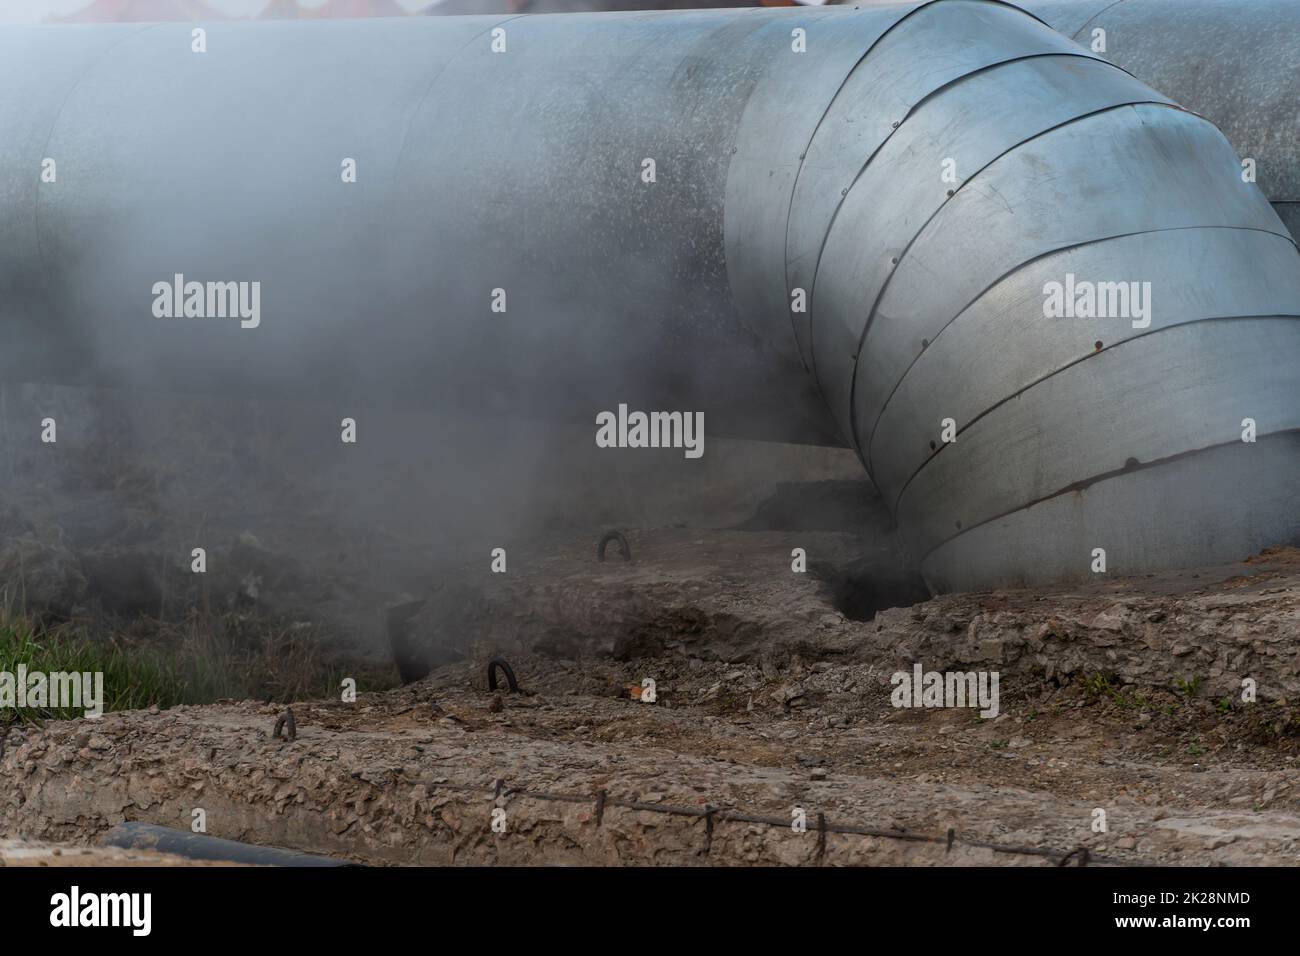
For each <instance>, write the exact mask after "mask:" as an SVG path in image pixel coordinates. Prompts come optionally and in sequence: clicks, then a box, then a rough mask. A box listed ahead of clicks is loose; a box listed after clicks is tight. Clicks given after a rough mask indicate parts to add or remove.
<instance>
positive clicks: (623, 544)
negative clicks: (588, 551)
mask: <svg viewBox="0 0 1300 956" xmlns="http://www.w3.org/2000/svg"><path fill="white" fill-rule="evenodd" d="M611 541H617V542H618V550H619V553H620V554H622V555H623V560H624V561H631V560H632V546H631V545H629V544H628V543H627V538H625V537H623V532H621V531H606V532H605V533H604V534H603V535H601V537H600V544H598V545H596V560H597V561H604V560H605V546H606V545H608V544H609V543H610V542H611Z"/></svg>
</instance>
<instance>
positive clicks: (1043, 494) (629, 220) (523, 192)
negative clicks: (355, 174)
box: [0, 0, 1300, 590]
mask: <svg viewBox="0 0 1300 956" xmlns="http://www.w3.org/2000/svg"><path fill="white" fill-rule="evenodd" d="M498 28H502V29H504V30H505V36H506V37H507V39H508V52H507V53H505V54H504V55H503V54H500V53H496V52H494V51H493V50H492V48H491V38H492V31H493V30H495V29H498ZM796 30H804V31H806V36H805V39H806V44H807V49H806V52H796V51H795V50H796V47H797V38H796V37H795V36H794V35H793V33H794V31H796ZM189 38H190V35H189V25H185V26H183V27H182V26H179V25H176V26H173V25H157V26H154V27H150V28H147V29H144V30H140V29H138V28H113V27H93V28H85V29H75V28H67V27H59V28H47V29H39V28H24V29H15V30H6V31H0V90H4V91H5V93H4V94H3V95H0V126H3V127H4V128H6V129H8V130H10V135H8V136H7V137H6V138H5V139H4V140H3V141H0V169H3V170H4V171H5V173H6V175H5V177H4V180H3V183H4V185H2V186H0V309H3V310H4V314H3V321H2V322H0V336H3V341H0V375H4V376H6V377H15V378H24V377H25V378H28V379H31V378H37V379H44V380H63V381H76V382H100V383H110V384H123V383H142V384H147V385H148V386H150V387H154V388H164V389H166V388H200V389H208V390H213V391H239V392H272V391H280V392H284V391H288V392H292V393H308V394H315V395H326V396H338V395H349V396H350V395H362V396H364V397H367V398H388V397H392V396H393V395H395V394H402V395H404V396H407V397H410V396H412V395H414V396H417V397H419V398H420V399H421V400H424V401H429V402H431V403H436V404H439V405H444V406H449V407H454V408H457V409H460V410H462V411H468V412H481V413H495V414H499V413H504V414H512V415H519V414H526V415H529V416H536V417H543V418H552V419H569V420H574V421H582V422H591V421H592V416H593V415H594V413H595V412H597V411H600V410H607V409H612V408H615V407H617V405H618V404H620V403H624V402H626V403H628V404H629V405H631V406H632V407H639V408H644V409H692V410H704V411H706V412H707V413H708V416H709V417H708V421H709V424H710V430H711V431H713V432H715V433H719V434H747V435H755V436H757V437H765V438H771V439H777V440H790V439H791V438H802V439H804V440H825V435H826V434H827V433H828V432H829V431H833V430H835V429H838V431H839V433H840V436H841V440H842V441H843V442H844V443H845V444H846V445H849V446H851V447H853V448H855V449H856V450H857V451H858V453H859V455H860V456H861V457H862V459H863V461H864V462H865V463H867V464H868V467H869V470H870V471H871V473H872V477H873V478H874V479H875V481H876V482H877V484H878V486H879V487H880V489H881V491H882V493H883V494H884V496H885V498H886V500H887V501H888V502H889V503H890V504H891V506H892V507H893V508H894V509H895V511H896V514H897V516H898V519H899V527H900V532H901V534H902V537H903V540H904V542H905V543H906V545H907V548H908V551H909V552H910V553H911V554H912V555H913V556H914V557H915V558H917V559H918V560H919V561H920V563H921V567H922V570H923V572H924V573H925V575H926V578H927V580H928V581H929V582H930V584H931V586H932V587H933V588H935V589H936V590H944V589H949V588H964V587H972V586H982V585H989V584H999V583H1004V582H1007V581H1013V580H1042V579H1048V578H1059V577H1069V576H1077V575H1080V574H1086V573H1087V572H1088V568H1089V563H1090V560H1091V553H1092V550H1093V549H1094V548H1105V549H1107V553H1108V556H1109V569H1110V570H1111V571H1113V572H1132V571H1140V570H1149V569H1152V568H1157V567H1164V566H1173V565H1179V564H1183V565H1185V564H1195V563H1201V562H1203V561H1212V560H1222V559H1231V558H1239V557H1243V556H1245V555H1246V554H1248V553H1250V552H1252V551H1254V550H1256V549H1257V548H1259V547H1260V546H1262V545H1266V544H1273V543H1280V542H1282V541H1286V540H1290V539H1293V538H1295V537H1296V536H1297V534H1300V528H1297V520H1300V519H1297V516H1298V515H1300V501H1297V494H1298V491H1297V487H1296V484H1297V483H1296V480H1295V475H1296V474H1297V472H1298V471H1300V469H1297V465H1298V464H1300V444H1298V442H1297V436H1298V435H1300V402H1298V401H1297V400H1296V399H1297V395H1300V382H1298V381H1297V367H1296V362H1295V360H1294V356H1295V355H1296V354H1297V351H1296V350H1297V348H1298V347H1300V339H1297V336H1298V335H1300V323H1298V322H1296V321H1294V320H1295V318H1296V315H1297V313H1300V294H1298V292H1300V254H1298V253H1297V251H1296V248H1295V246H1294V244H1293V242H1292V241H1291V239H1290V237H1289V236H1288V235H1287V233H1286V231H1285V229H1284V228H1283V227H1282V225H1281V224H1280V222H1279V221H1278V219H1277V217H1276V215H1275V214H1274V213H1273V211H1272V209H1271V208H1270V207H1269V205H1268V203H1267V201H1266V200H1265V199H1264V198H1263V196H1262V195H1261V194H1260V192H1259V190H1258V189H1257V188H1255V187H1254V186H1253V185H1250V184H1244V183H1242V182H1241V179H1240V176H1239V175H1238V172H1239V167H1238V166H1237V159H1236V157H1235V156H1234V155H1233V153H1232V150H1231V148H1230V147H1229V146H1228V144H1227V142H1226V141H1225V140H1224V138H1223V137H1222V135H1220V134H1219V133H1218V131H1217V130H1215V129H1214V127H1212V126H1211V125H1210V124H1208V123H1207V122H1205V121H1204V120H1202V119H1200V118H1199V117H1197V116H1195V115H1193V114H1191V113H1188V112H1185V111H1183V110H1181V109H1179V108H1178V107H1177V106H1176V105H1174V104H1173V103H1172V102H1171V101H1170V100H1168V99H1167V98H1165V97H1164V96H1162V95H1161V94H1159V93H1156V92H1155V91H1153V90H1151V89H1149V88H1148V87H1146V86H1144V85H1143V84H1142V83H1140V82H1138V81H1137V80H1135V79H1133V78H1132V77H1131V76H1129V75H1128V74H1126V73H1125V72H1123V71H1122V70H1120V69H1119V68H1117V67H1115V66H1112V65H1110V64H1108V63H1106V62H1104V61H1103V60H1101V59H1099V58H1098V57H1096V56H1095V55H1093V54H1091V53H1089V52H1088V51H1086V50H1084V49H1082V48H1080V47H1078V46H1077V45H1075V44H1074V43H1072V42H1070V41H1069V40H1068V39H1066V38H1064V37H1062V36H1061V35H1059V34H1057V33H1055V32H1054V31H1052V30H1051V29H1049V28H1048V27H1047V26H1045V25H1044V24H1043V23H1041V22H1040V21H1038V20H1036V19H1035V18H1034V17H1033V16H1031V15H1029V14H1027V13H1025V12H1024V11H1022V10H1019V9H1017V8H1016V7H1014V6H1011V5H1010V4H1007V3H1002V2H999V0H932V2H930V3H924V4H917V5H912V6H885V7H865V8H863V9H860V10H859V9H850V8H844V7H839V8H823V9H817V10H810V9H756V10H745V11H698V12H688V13H679V12H673V13H632V14H608V15H579V14H573V15H564V16H536V17H527V16H525V17H519V18H513V19H512V18H490V17H467V18H455V17H450V18H429V19H427V20H418V19H417V20H405V21H399V22H394V21H359V22H352V23H348V22H341V21H329V22H321V23H291V22H277V23H257V24H239V23H231V24H214V25H211V26H209V27H208V44H209V52H208V53H206V54H203V55H201V56H200V55H196V54H193V53H191V52H190V49H189ZM43 156H51V157H55V158H57V159H58V162H59V181H58V184H57V187H54V188H51V187H52V186H53V184H40V183H38V182H36V175H37V172H38V171H39V168H40V162H41V158H42V157H43ZM342 157H355V158H356V159H357V162H358V169H359V171H360V172H359V178H358V182H357V183H355V184H351V185H346V186H343V185H340V182H339V172H338V170H339V166H338V164H339V160H340V158H342ZM645 158H653V159H654V160H655V163H656V168H657V178H656V180H655V181H654V182H653V183H647V182H645V181H644V180H643V179H642V178H641V176H640V173H641V172H642V170H643V161H644V159H645ZM948 161H951V162H948ZM945 171H952V172H954V176H952V177H948V178H945V176H944V173H945ZM10 173H12V174H13V175H9V174H10ZM949 179H951V181H949ZM174 273H184V274H185V276H186V278H193V279H197V280H200V281H204V280H223V281H225V280H241V279H256V280H259V281H261V282H262V284H263V290H262V311H263V314H264V316H265V318H264V321H263V322H262V324H261V325H260V326H259V327H258V328H257V329H255V330H241V329H240V328H239V325H238V323H233V324H232V323H228V322H221V321H215V320H209V319H204V320H201V321H175V320H173V321H163V320H159V319H156V318H153V317H152V315H151V314H150V311H149V306H150V302H151V298H150V295H149V294H148V290H149V289H150V288H151V285H152V284H153V283H154V282H156V281H158V280H160V279H163V280H166V279H170V278H171V277H172V275H173V274H174ZM1067 273H1071V274H1074V275H1077V276H1078V277H1079V278H1080V279H1081V280H1088V281H1097V282H1120V281H1129V280H1132V281H1139V282H1141V281H1147V282H1150V283H1151V284H1152V301H1153V305H1154V311H1153V317H1152V321H1151V323H1150V325H1149V326H1148V327H1145V328H1141V329H1135V328H1133V327H1132V326H1131V325H1130V323H1129V321H1128V319H1126V318H1109V319H1047V318H1045V317H1044V315H1043V301H1044V294H1043V292H1044V286H1045V284H1046V283H1049V282H1052V281H1062V280H1064V279H1065V276H1066V274H1067ZM494 288H502V289H505V290H507V291H508V294H509V308H508V311H507V312H505V313H502V314H499V315H498V314H493V313H491V312H490V311H489V307H488V303H489V301H490V293H491V290H493V289H494ZM799 290H803V291H804V292H806V301H807V305H808V307H807V309H806V311H800V310H798V309H795V308H793V307H792V303H793V302H794V301H796V300H797V299H798V298H799ZM1244 417H1253V418H1255V419H1256V420H1257V421H1258V430H1259V435H1260V440H1259V441H1258V442H1256V443H1253V444H1247V443H1243V442H1241V441H1240V440H1239V435H1240V430H1241V424H1240V422H1241V419H1242V418H1244ZM943 418H952V419H954V420H955V421H956V423H957V428H958V432H957V441H956V442H955V443H953V444H943V443H942V442H941V441H940V427H941V426H940V422H941V420H942V419H943ZM931 442H935V445H934V446H933V447H931V444H930V443H931Z"/></svg>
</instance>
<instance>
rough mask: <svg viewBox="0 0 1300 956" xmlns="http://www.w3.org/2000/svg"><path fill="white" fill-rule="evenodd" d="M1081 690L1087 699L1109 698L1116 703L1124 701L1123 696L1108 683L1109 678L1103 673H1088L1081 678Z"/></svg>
mask: <svg viewBox="0 0 1300 956" xmlns="http://www.w3.org/2000/svg"><path fill="white" fill-rule="evenodd" d="M1083 692H1084V694H1085V695H1087V697H1088V699H1089V700H1093V701H1096V700H1100V699H1101V698H1103V697H1106V698H1109V699H1110V700H1113V701H1115V702H1116V703H1119V704H1122V703H1124V697H1123V695H1122V694H1120V692H1119V691H1117V690H1116V689H1115V688H1114V687H1112V686H1111V685H1110V679H1109V678H1107V677H1106V676H1104V675H1103V674H1090V675H1088V676H1086V677H1084V678H1083Z"/></svg>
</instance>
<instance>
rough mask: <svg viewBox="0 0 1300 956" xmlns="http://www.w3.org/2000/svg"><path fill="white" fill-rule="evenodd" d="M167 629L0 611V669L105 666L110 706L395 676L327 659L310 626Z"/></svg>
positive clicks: (8, 715) (313, 692)
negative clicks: (139, 631) (152, 634)
mask: <svg viewBox="0 0 1300 956" xmlns="http://www.w3.org/2000/svg"><path fill="white" fill-rule="evenodd" d="M165 637H166V640H162V639H159V640H155V641H151V642H142V641H137V640H132V639H129V638H124V637H119V638H113V639H92V638H89V637H86V636H85V635H83V634H80V633H78V632H77V631H75V630H74V629H71V628H66V627H65V628H55V629H49V630H46V629H41V628H37V627H34V626H33V625H32V624H31V623H30V622H29V621H27V620H26V619H24V618H22V617H11V616H3V615H0V672H5V673H8V674H13V675H15V677H16V675H17V673H18V668H19V666H20V665H23V666H25V667H26V670H27V672H28V673H32V672H38V671H39V672H42V673H45V674H54V673H73V672H76V673H83V674H84V673H87V672H89V673H91V674H94V673H102V674H103V675H104V684H103V692H104V700H103V708H104V711H105V712H108V711H111V710H136V709H141V708H147V707H150V706H154V705H157V706H158V707H160V708H165V707H174V706H176V705H178V704H207V703H212V702H213V701H216V700H222V699H235V700H247V699H250V698H254V699H259V700H266V699H268V698H270V699H274V700H282V701H291V700H299V699H303V698H326V697H335V698H337V697H338V695H339V693H340V690H339V686H340V683H341V682H342V680H343V678H344V677H354V678H356V680H357V685H358V690H359V691H361V690H376V689H382V688H383V687H386V686H393V684H394V681H393V680H392V679H391V677H386V676H385V675H383V674H376V673H374V672H373V669H367V670H368V672H365V673H358V672H357V671H358V668H356V667H347V666H345V665H343V664H341V663H339V662H336V661H330V660H327V659H326V658H325V657H324V656H323V655H322V654H321V653H320V651H319V649H318V646H317V644H316V642H315V641H314V640H313V636H312V635H311V634H310V633H301V632H298V631H295V630H294V629H291V628H290V629H282V630H275V629H272V630H268V631H265V632H262V633H260V634H250V633H246V632H244V631H242V629H241V628H240V627H239V625H238V622H231V621H219V622H218V623H217V625H216V626H215V627H212V628H208V627H204V628H200V627H198V626H197V625H196V624H195V623H194V622H191V623H190V626H189V627H188V629H187V630H183V631H179V632H177V631H173V632H171V633H169V634H167V635H165ZM84 713H85V711H84V709H83V708H77V709H66V708H53V707H43V708H31V707H28V708H22V709H18V710H16V711H8V712H5V713H0V722H8V721H10V720H13V719H15V717H16V719H17V720H19V721H32V720H65V719H70V718H77V717H82V716H84Z"/></svg>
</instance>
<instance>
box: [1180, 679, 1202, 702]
mask: <svg viewBox="0 0 1300 956" xmlns="http://www.w3.org/2000/svg"><path fill="white" fill-rule="evenodd" d="M1203 682H1204V678H1202V677H1200V676H1195V677H1192V679H1191V680H1183V678H1181V677H1179V678H1176V679H1175V680H1174V687H1175V688H1176V689H1177V690H1178V693H1180V694H1182V695H1183V696H1184V697H1186V698H1188V699H1189V700H1190V699H1191V698H1193V697H1195V696H1196V694H1197V692H1198V691H1199V690H1200V689H1201V684H1202V683H1203Z"/></svg>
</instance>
